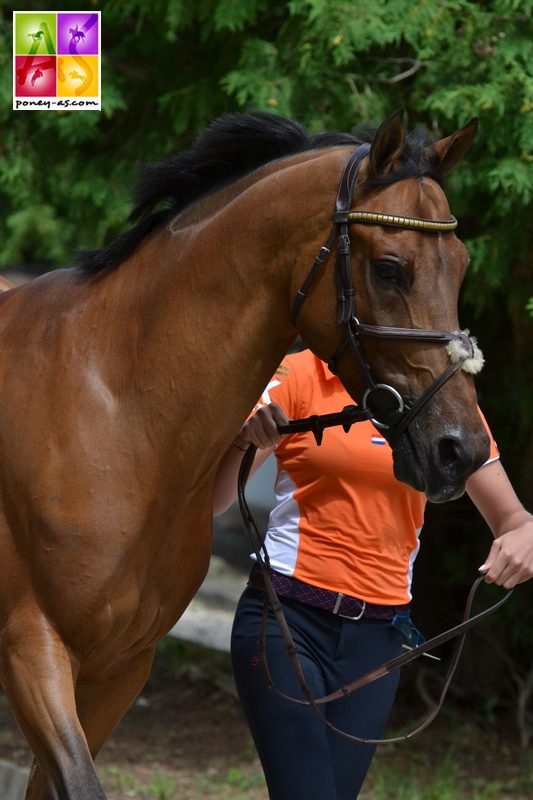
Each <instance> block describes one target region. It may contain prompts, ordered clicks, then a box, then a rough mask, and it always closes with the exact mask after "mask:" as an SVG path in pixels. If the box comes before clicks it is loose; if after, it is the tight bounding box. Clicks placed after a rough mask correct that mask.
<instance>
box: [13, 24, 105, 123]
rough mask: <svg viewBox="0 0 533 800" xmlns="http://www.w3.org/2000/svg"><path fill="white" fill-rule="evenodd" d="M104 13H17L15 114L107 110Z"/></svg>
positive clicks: (14, 59)
mask: <svg viewBox="0 0 533 800" xmlns="http://www.w3.org/2000/svg"><path fill="white" fill-rule="evenodd" d="M100 58H101V48H100V12H99V11H70V12H62V11H14V12H13V110H14V111H48V110H60V109H70V110H78V111H80V110H88V109H90V110H92V111H99V110H100V109H101V91H100V86H101V63H100Z"/></svg>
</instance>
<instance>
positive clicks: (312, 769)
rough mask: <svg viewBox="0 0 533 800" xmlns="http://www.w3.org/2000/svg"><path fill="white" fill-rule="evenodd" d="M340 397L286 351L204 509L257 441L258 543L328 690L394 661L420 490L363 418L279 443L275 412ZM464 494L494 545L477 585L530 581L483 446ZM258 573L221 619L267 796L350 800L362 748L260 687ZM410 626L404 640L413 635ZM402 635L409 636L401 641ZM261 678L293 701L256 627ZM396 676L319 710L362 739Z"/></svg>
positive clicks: (508, 491) (318, 689)
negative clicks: (230, 622)
mask: <svg viewBox="0 0 533 800" xmlns="http://www.w3.org/2000/svg"><path fill="white" fill-rule="evenodd" d="M351 402H352V401H351V400H350V398H349V396H348V395H347V393H346V391H345V390H344V388H343V387H342V385H341V383H340V381H339V379H338V378H337V377H335V376H333V375H331V374H330V373H329V372H328V370H327V368H326V366H325V365H324V364H323V363H322V362H321V361H320V360H319V359H318V358H316V357H315V356H314V355H313V354H312V353H311V352H310V351H304V352H302V353H297V354H294V355H292V356H288V357H287V358H286V359H285V361H284V362H283V363H282V365H281V366H280V368H279V369H278V371H277V372H276V375H275V376H274V378H273V380H272V381H271V383H270V384H269V387H268V389H267V391H266V392H265V394H264V395H263V404H260V406H259V408H258V409H257V410H256V412H255V413H254V414H253V415H252V416H251V417H250V418H249V419H248V420H247V421H246V423H245V424H244V425H243V427H242V428H241V430H240V431H239V433H238V434H237V436H236V437H235V439H234V441H233V444H232V446H231V447H230V448H229V449H228V451H227V453H226V454H225V456H224V458H223V460H222V462H221V465H220V468H219V472H218V475H217V482H216V488H215V502H214V510H215V514H219V513H222V512H223V511H224V510H226V508H227V507H228V506H229V505H230V504H231V503H232V502H233V500H234V499H235V494H236V484H237V473H238V469H239V466H240V462H241V459H242V451H244V450H246V447H247V446H248V445H249V444H250V443H251V444H254V445H256V447H258V448H259V452H258V454H257V456H256V461H255V464H254V469H257V468H258V467H259V466H260V465H261V464H262V463H263V462H264V461H265V459H266V458H267V457H268V456H269V455H270V454H271V453H272V452H275V455H276V460H277V467H278V473H277V479H276V487H275V489H276V505H275V507H274V509H273V511H272V512H271V515H270V519H269V526H268V532H267V535H266V539H265V546H266V549H267V551H268V553H269V558H270V565H271V567H272V570H273V572H272V578H273V583H274V587H275V588H276V590H277V592H278V595H279V596H280V599H281V601H282V603H283V607H284V613H285V615H286V617H287V620H288V622H289V625H290V627H291V632H292V635H293V637H294V641H295V644H296V648H297V651H298V656H299V659H300V662H301V664H302V667H303V670H304V673H305V676H306V681H307V684H308V686H309V688H310V689H311V692H312V694H313V695H314V696H315V697H320V696H323V695H326V694H328V693H329V692H331V691H333V690H334V689H337V688H339V686H341V685H342V684H344V683H346V682H348V681H351V680H353V679H354V678H356V677H357V676H358V675H361V674H364V673H365V672H367V671H369V670H371V669H372V668H374V667H376V666H377V665H379V664H382V663H383V662H385V661H388V660H389V659H391V658H393V657H395V656H397V655H399V653H400V652H401V648H402V644H403V643H404V638H403V637H402V634H401V633H400V630H399V629H398V628H397V627H396V621H397V619H398V617H397V615H398V614H400V615H401V616H402V618H403V619H405V615H406V614H407V615H408V613H409V603H410V600H411V593H410V588H411V575H412V566H413V562H414V559H415V557H416V554H417V552H418V547H419V542H418V536H419V533H420V530H421V527H422V522H423V514H424V507H425V502H426V501H425V496H424V495H423V494H422V493H420V492H417V491H416V490H414V489H412V488H411V487H409V486H407V485H406V484H403V483H400V482H399V481H397V480H396V479H395V478H394V476H393V472H392V454H391V450H390V448H389V447H388V445H387V443H386V442H385V440H384V439H383V438H382V437H381V436H380V435H379V433H378V432H377V431H376V429H375V428H374V427H373V425H372V424H371V423H370V422H361V423H357V424H356V425H354V426H353V427H352V428H351V429H350V431H349V433H348V434H346V433H345V432H344V431H343V430H342V428H330V429H328V430H327V431H325V433H324V438H323V442H322V445H321V446H320V447H317V446H316V444H315V441H314V439H313V437H312V435H311V434H298V435H293V436H289V437H281V436H280V434H279V433H278V430H277V425H278V424H284V423H286V422H287V421H288V419H289V418H301V417H307V416H310V415H312V414H325V413H331V412H334V411H338V410H339V409H340V408H342V407H343V406H345V405H348V404H350V403H351ZM467 491H468V493H469V495H470V497H471V498H472V500H473V501H474V503H475V504H476V506H477V508H478V509H479V511H480V512H481V514H482V515H483V516H484V518H485V519H486V521H487V523H488V524H489V526H490V528H491V530H492V532H493V534H494V536H495V542H494V544H493V546H492V548H491V551H490V553H489V556H488V558H487V560H486V562H485V564H484V565H483V566H482V567H480V569H482V570H487V577H486V580H487V581H489V582H495V583H497V584H499V585H502V586H505V587H507V588H510V587H511V586H514V585H515V584H517V583H520V582H521V581H524V580H527V579H528V578H529V577H531V576H532V575H533V516H532V515H531V514H529V513H528V512H527V511H526V510H525V509H524V508H523V506H522V505H521V503H520V502H519V500H518V498H517V497H516V494H515V492H514V490H513V489H512V487H511V485H510V483H509V480H508V479H507V477H506V474H505V472H504V470H503V468H502V466H501V464H500V462H499V457H498V451H497V448H496V445H495V444H494V442H493V441H491V453H490V458H489V460H488V461H487V463H486V464H485V465H484V466H483V467H482V468H481V469H480V470H478V471H477V472H476V473H475V474H474V475H472V476H471V477H470V479H469V480H468V483H467ZM262 608H263V590H262V586H261V576H260V575H259V573H258V572H257V571H255V570H252V574H251V577H250V582H249V584H248V586H247V588H246V589H245V591H244V593H243V595H242V597H241V600H240V602H239V605H238V607H237V612H236V616H235V621H234V626H233V633H232V660H233V668H234V675H235V681H236V684H237V690H238V692H239V697H240V700H241V703H242V706H243V708H244V711H245V714H246V717H247V720H248V724H249V726H250V730H251V732H252V736H253V738H254V741H255V744H256V747H257V751H258V754H259V757H260V759H261V762H262V765H263V769H264V772H265V776H266V780H267V784H268V789H269V795H270V798H271V800H298V799H299V798H306V800H315V799H316V800H354V798H356V797H357V795H358V793H359V790H360V788H361V785H362V783H363V780H364V777H365V775H366V773H367V770H368V767H369V765H370V761H371V758H372V755H373V752H374V748H373V747H371V746H368V745H359V744H356V743H354V742H350V741H349V740H347V739H345V738H343V737H341V736H339V735H338V734H335V733H332V732H331V731H329V730H328V729H327V727H326V726H325V725H324V724H323V723H322V722H321V721H320V719H319V718H318V717H317V716H316V715H314V714H313V712H312V711H310V710H309V708H307V707H303V706H299V705H296V704H293V703H290V702H288V701H287V700H284V699H283V698H280V697H279V696H278V695H277V694H276V693H275V692H273V691H272V690H271V689H269V687H268V685H267V683H266V681H265V677H264V674H263V671H262V670H261V667H260V666H259V654H258V634H259V630H260V624H261V615H262ZM410 632H411V633H412V634H413V637H414V638H415V639H416V633H417V631H416V629H415V628H414V627H413V626H411V628H410ZM413 643H416V641H415V642H413ZM266 649H267V656H268V663H269V668H270V671H271V674H272V677H273V681H274V683H275V685H276V686H277V687H278V688H279V689H281V690H282V691H283V692H285V693H287V694H289V695H292V696H299V697H301V691H300V690H299V687H298V684H297V681H296V678H295V676H294V672H293V669H292V667H291V665H290V662H289V658H288V655H287V653H286V649H285V645H284V643H283V641H282V639H281V635H280V633H279V630H278V626H277V623H276V622H275V620H274V619H273V618H272V615H270V617H269V619H268V623H267V645H266ZM398 677H399V676H398V671H396V672H393V673H391V674H390V675H388V676H386V677H385V678H381V679H380V680H378V681H375V682H374V683H371V684H369V685H367V686H365V687H364V688H362V689H360V690H359V691H357V692H355V693H353V694H352V695H350V696H349V697H347V698H342V699H341V700H336V701H334V702H332V703H329V704H327V705H326V706H325V707H324V713H325V714H326V716H327V719H328V721H330V722H331V723H332V724H333V725H334V726H336V727H338V728H340V729H342V730H345V731H347V732H349V733H351V734H354V735H356V736H359V737H365V738H379V737H380V736H381V735H382V732H383V730H384V728H385V725H386V722H387V719H388V716H389V712H390V709H391V706H392V703H393V699H394V695H395V691H396V686H397V682H398Z"/></svg>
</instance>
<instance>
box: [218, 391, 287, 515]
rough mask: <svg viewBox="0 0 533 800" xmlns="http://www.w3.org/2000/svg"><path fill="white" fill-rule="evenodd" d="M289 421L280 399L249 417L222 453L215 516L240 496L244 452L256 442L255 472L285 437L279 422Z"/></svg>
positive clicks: (252, 471)
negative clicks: (239, 479) (279, 428)
mask: <svg viewBox="0 0 533 800" xmlns="http://www.w3.org/2000/svg"><path fill="white" fill-rule="evenodd" d="M288 421H289V420H288V419H287V417H286V415H285V412H284V411H283V409H282V408H281V407H280V406H278V404H277V403H270V404H269V405H267V406H263V407H262V408H260V409H259V410H258V411H256V413H255V414H254V415H253V416H252V417H250V418H249V419H247V420H246V422H245V423H244V425H243V426H242V428H241V429H240V431H239V433H238V434H237V436H236V437H235V439H234V440H233V442H232V444H231V445H230V446H229V447H228V449H227V450H226V452H225V454H224V455H223V456H222V460H221V462H220V465H219V468H218V472H217V476H216V478H215V490H214V495H213V514H214V515H215V517H216V516H218V515H219V514H223V513H224V511H227V509H228V508H229V507H230V505H231V504H232V503H233V501H234V500H235V499H236V497H237V477H238V475H239V468H240V466H241V461H242V457H243V454H244V452H245V451H246V448H247V447H248V445H250V444H254V445H255V446H256V447H257V450H258V452H257V455H256V457H255V459H254V463H253V466H252V469H251V471H250V475H253V474H254V472H257V470H258V469H259V467H260V466H261V464H264V462H265V461H266V460H267V458H268V456H269V455H270V454H271V453H273V452H274V450H275V449H276V447H277V446H278V444H279V443H280V441H281V439H282V436H281V434H280V433H279V432H278V428H277V426H278V425H286V424H287V422H288Z"/></svg>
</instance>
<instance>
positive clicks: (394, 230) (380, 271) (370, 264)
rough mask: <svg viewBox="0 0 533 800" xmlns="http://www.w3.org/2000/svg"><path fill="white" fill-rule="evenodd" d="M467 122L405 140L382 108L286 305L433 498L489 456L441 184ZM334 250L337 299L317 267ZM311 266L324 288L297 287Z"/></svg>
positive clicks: (397, 462)
mask: <svg viewBox="0 0 533 800" xmlns="http://www.w3.org/2000/svg"><path fill="white" fill-rule="evenodd" d="M476 127H477V125H476V121H475V120H471V121H470V122H469V123H468V124H467V125H466V126H465V127H464V128H462V129H461V130H459V131H457V132H456V133H454V134H453V135H451V136H448V137H447V138H444V139H441V140H440V141H438V142H436V143H434V144H432V145H429V146H420V147H419V148H417V149H413V145H412V143H411V142H409V141H408V139H407V134H406V130H405V127H404V124H403V121H402V117H401V112H397V113H395V114H393V115H392V116H391V117H389V119H387V120H386V121H385V122H384V123H383V124H382V125H381V127H380V128H379V130H378V131H377V133H376V135H375V137H374V139H373V141H372V143H371V145H366V146H365V145H363V146H362V147H361V148H358V150H356V151H355V153H353V154H352V156H351V158H350V161H349V163H348V165H347V167H346V168H345V170H344V173H343V177H342V179H341V184H340V187H339V191H338V194H337V205H336V211H335V214H334V217H333V219H334V225H333V228H332V232H331V233H330V237H329V238H328V241H327V242H326V244H325V247H324V248H322V249H321V251H320V253H319V256H318V258H317V260H316V261H315V265H314V267H313V269H312V270H311V273H310V277H309V278H308V280H307V282H306V281H304V283H303V284H300V289H298V291H297V293H296V300H295V305H294V306H293V321H294V322H295V325H296V327H297V328H298V330H299V332H300V334H301V335H302V337H303V339H304V341H305V342H306V343H307V344H308V345H309V346H310V347H311V349H313V350H314V351H315V352H316V353H317V354H318V355H319V356H320V357H321V358H323V359H325V360H327V361H328V362H329V364H330V367H331V368H332V369H333V371H336V372H338V374H339V377H340V379H341V380H342V382H343V384H344V385H345V387H346V388H347V390H348V392H349V393H350V394H351V396H352V397H353V398H354V399H355V400H356V401H357V402H358V403H360V404H363V405H364V406H366V407H368V409H369V414H370V416H371V418H372V420H373V422H374V424H375V425H376V426H377V427H378V428H379V429H380V431H381V432H382V434H383V435H384V436H385V437H386V438H387V439H388V441H389V443H390V444H391V447H392V450H393V458H394V472H395V475H396V477H397V478H398V479H399V480H402V481H405V482H406V483H408V484H410V485H411V486H413V487H414V488H415V489H418V490H420V491H425V492H426V494H427V496H428V498H429V499H430V500H432V501H433V502H444V501H446V500H450V499H453V498H455V497H457V496H459V495H460V494H462V492H463V491H464V486H465V482H466V480H467V478H468V477H469V475H470V474H471V473H472V472H473V471H475V470H476V469H477V468H478V467H479V466H481V465H482V464H483V463H484V461H485V460H486V458H487V456H488V436H487V433H486V431H485V428H484V425H483V423H482V420H481V418H480V415H479V412H478V409H477V403H476V393H475V388H474V382H473V377H472V375H473V373H475V372H476V371H479V369H480V368H481V366H482V363H483V361H482V356H481V353H480V351H479V349H478V348H477V346H476V345H475V340H472V339H471V338H470V336H469V335H468V332H467V331H466V332H465V331H461V330H460V325H459V321H458V318H457V303H458V296H459V289H460V286H461V283H462V280H463V277H464V274H465V271H466V268H467V265H468V254H467V251H466V248H465V246H464V244H463V243H462V242H461V241H460V240H459V239H458V238H457V236H456V234H455V232H454V229H455V226H456V224H457V222H456V220H455V218H454V217H452V216H451V214H450V209H449V206H448V202H447V199H446V195H445V193H444V191H443V188H442V185H441V184H442V178H443V177H444V176H445V175H446V174H448V173H449V172H450V171H451V170H452V169H453V168H454V167H455V165H456V164H457V163H458V161H459V160H460V159H461V158H462V156H463V155H464V153H465V152H466V150H467V149H468V147H469V146H470V144H471V142H472V139H473V137H474V134H475V131H476ZM343 158H344V159H345V155H344V156H343ZM335 249H336V251H337V252H336V257H337V267H336V270H337V271H336V289H335V293H336V296H337V300H336V301H334V300H333V299H332V294H333V293H332V287H331V285H330V283H331V275H332V271H330V272H329V273H327V272H326V271H324V272H322V263H323V261H324V260H325V259H326V258H328V256H329V251H330V250H335ZM332 259H333V255H332ZM308 266H309V265H308ZM319 273H321V274H320V275H319ZM326 274H329V284H327V285H326V284H325V283H324V282H325V281H327V280H328V279H327V278H326ZM317 275H319V278H318V279H317V280H316V284H321V283H322V284H324V285H326V288H325V289H324V290H323V291H322V292H321V291H319V289H318V286H313V287H312V289H311V290H310V291H309V295H307V293H308V290H309V289H310V284H311V283H315V277H317ZM300 279H301V275H300ZM324 292H325V293H327V299H325V297H324ZM307 296H308V297H309V302H305V303H304V302H303V300H304V298H306V297H307ZM335 302H336V304H337V311H336V312H335V309H334V303H335ZM300 307H301V308H300ZM335 313H336V318H335ZM328 347H329V348H330V349H329V351H328V349H327V348H328Z"/></svg>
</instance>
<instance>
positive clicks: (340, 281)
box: [290, 144, 474, 443]
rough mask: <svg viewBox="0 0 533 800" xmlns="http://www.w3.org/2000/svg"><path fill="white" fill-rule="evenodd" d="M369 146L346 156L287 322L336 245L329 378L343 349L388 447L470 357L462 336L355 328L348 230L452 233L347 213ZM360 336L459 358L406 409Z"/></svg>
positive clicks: (448, 227) (413, 221)
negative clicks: (452, 348)
mask: <svg viewBox="0 0 533 800" xmlns="http://www.w3.org/2000/svg"><path fill="white" fill-rule="evenodd" d="M369 150H370V145H369V144H362V145H359V147H357V148H356V149H355V150H354V151H353V152H352V153H351V155H350V157H349V158H348V161H347V163H346V165H345V167H344V170H343V173H342V176H341V180H340V183H339V188H338V191H337V198H336V201H335V212H334V214H333V225H332V228H331V230H330V232H329V235H328V237H327V239H326V241H325V242H324V244H323V245H322V247H321V248H320V250H319V252H318V255H317V256H316V258H315V260H314V262H313V264H312V266H311V269H310V271H309V273H308V275H307V277H306V278H305V280H304V282H303V283H302V285H301V286H300V288H299V289H298V290H297V292H296V295H295V297H294V301H293V304H292V308H291V312H290V318H291V322H292V324H293V325H295V324H296V318H297V316H298V312H299V310H300V308H301V306H302V303H303V301H304V300H305V298H306V296H307V293H308V291H309V289H310V288H311V286H312V284H313V283H314V281H315V280H316V279H317V277H318V275H319V274H320V272H321V270H322V268H323V266H324V264H325V263H326V261H327V260H328V257H329V255H330V254H331V251H332V250H333V248H334V246H335V243H337V260H336V278H337V323H338V324H339V325H340V326H341V327H342V333H341V339H340V342H339V344H338V346H337V348H336V350H335V352H334V353H333V355H332V356H331V357H330V358H329V359H328V366H329V369H330V370H331V372H333V373H336V372H337V371H338V364H339V361H340V360H341V358H342V357H343V355H344V353H345V351H346V350H347V349H351V351H352V353H354V354H355V356H356V358H357V361H358V363H359V365H360V367H361V370H362V372H363V375H364V378H365V383H366V390H365V392H364V394H363V398H362V401H361V408H363V409H367V408H368V409H370V411H371V415H370V416H371V419H372V422H373V423H374V425H376V426H377V427H378V428H381V429H384V430H387V439H388V440H389V442H390V443H393V442H394V441H395V440H396V439H397V438H398V437H399V436H400V434H401V433H403V432H404V431H405V430H406V429H407V428H408V426H409V424H410V423H411V421H412V420H413V419H414V418H415V417H416V416H417V414H418V413H419V412H420V410H421V409H422V408H423V407H424V406H425V405H426V403H427V402H428V400H430V399H431V398H432V397H433V395H434V394H435V393H436V392H437V391H438V390H439V389H440V388H441V387H442V386H443V385H444V384H445V383H446V382H447V381H448V380H449V379H450V378H451V376H452V375H453V374H454V373H455V372H457V371H458V370H459V369H461V367H462V366H463V363H464V362H465V361H466V360H467V359H468V358H472V357H473V355H474V346H473V342H472V340H471V339H470V336H469V335H468V333H467V332H454V333H452V332H451V331H443V330H426V329H423V328H395V327H388V326H385V325H367V324H365V323H361V322H359V320H358V319H357V317H356V315H355V291H354V288H353V280H352V271H351V243H350V236H349V226H350V224H370V225H384V226H394V227H400V228H407V229H413V230H418V231H429V232H438V231H441V232H448V231H452V230H454V229H455V228H456V227H457V220H456V219H455V217H453V216H452V217H451V218H450V219H449V220H430V219H423V218H419V217H402V216H397V215H394V214H384V213H381V212H375V211H351V210H350V209H351V204H352V197H353V194H354V190H355V185H356V182H357V176H358V174H359V169H360V166H361V162H362V160H363V158H364V157H365V156H366V155H368V153H369ZM361 336H371V337H375V338H386V339H396V340H407V341H413V342H423V343H428V342H433V343H435V344H449V343H450V342H454V341H456V342H459V343H460V344H461V345H462V350H463V353H464V355H463V356H462V357H461V358H457V359H456V360H454V361H453V362H452V363H451V364H450V365H449V366H448V367H447V368H446V369H445V370H444V372H442V373H441V374H440V375H439V376H438V377H437V378H436V379H435V380H434V381H433V383H432V384H431V385H430V386H428V388H427V389H425V390H424V392H423V393H422V394H421V395H420V397H418V399H417V400H416V401H415V402H414V403H413V404H412V405H411V406H409V405H408V403H407V402H406V400H405V399H404V398H403V397H402V395H401V394H400V392H398V391H397V390H396V389H395V388H394V387H393V386H390V385H389V384H387V383H380V382H378V380H377V379H376V377H375V374H374V371H373V369H372V367H371V365H370V363H369V361H368V358H367V357H366V354H365V351H364V347H363V343H362V341H361Z"/></svg>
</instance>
